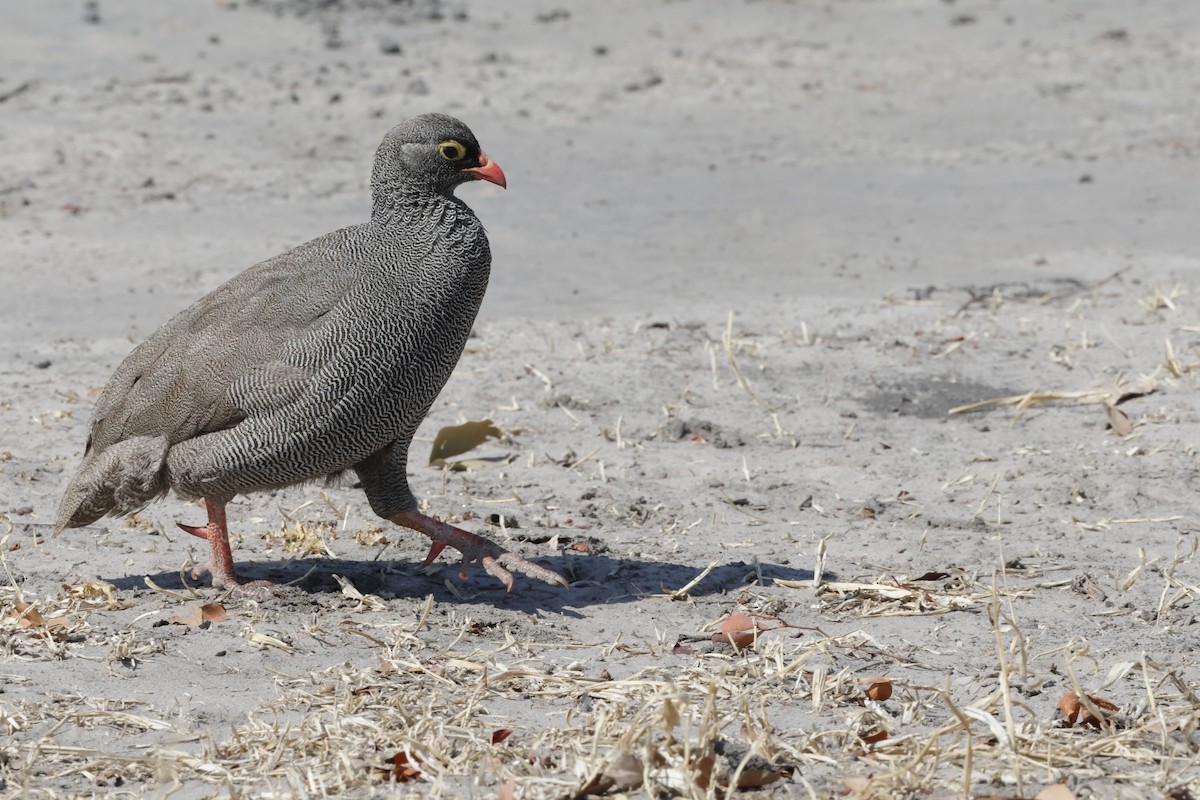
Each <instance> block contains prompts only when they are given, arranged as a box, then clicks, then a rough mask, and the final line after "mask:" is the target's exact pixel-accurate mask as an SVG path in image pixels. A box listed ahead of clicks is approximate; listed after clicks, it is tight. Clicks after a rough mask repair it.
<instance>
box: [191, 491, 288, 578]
mask: <svg viewBox="0 0 1200 800" xmlns="http://www.w3.org/2000/svg"><path fill="white" fill-rule="evenodd" d="M202 505H203V506H204V509H205V511H207V512H208V524H207V525H184V524H183V523H182V522H176V523H175V524H176V525H178V526H179V529H180V530H182V531H183V532H184V533H188V534H191V535H192V536H195V537H196V538H198V539H204V540H205V541H207V542H208V543H209V545H210V546H211V547H212V558H211V559H210V560H208V561H207V562H205V563H204V564H200V565H197V567H196V568H195V569H193V570H192V578H193V579H197V578H199V577H200V576H201V575H204V574H205V573H208V574H210V575H212V585H213V588H214V589H232V590H233V591H235V592H237V593H239V594H243V595H245V596H247V597H250V598H253V599H255V600H265V599H267V598H268V597H272V596H275V595H278V594H279V590H278V589H277V588H276V587H275V585H274V584H272V583H271V582H270V581H250V580H246V579H245V578H242V577H240V576H239V575H238V574H237V572H235V571H234V568H233V552H232V551H231V550H230V549H229V526H228V524H227V523H226V520H225V503H224V502H221V501H220V500H217V499H215V498H207V497H206V498H204V500H203V502H202Z"/></svg>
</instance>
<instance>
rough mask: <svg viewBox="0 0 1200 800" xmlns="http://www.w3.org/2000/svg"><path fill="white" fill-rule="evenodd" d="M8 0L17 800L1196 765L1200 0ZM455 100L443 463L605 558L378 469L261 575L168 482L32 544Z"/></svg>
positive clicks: (710, 790) (714, 787)
mask: <svg viewBox="0 0 1200 800" xmlns="http://www.w3.org/2000/svg"><path fill="white" fill-rule="evenodd" d="M0 11H2V15H3V20H4V24H3V25H0V270H2V273H0V274H2V275H3V290H2V291H3V306H2V307H3V309H4V311H3V314H0V475H2V476H3V480H2V481H0V512H4V517H6V518H7V521H5V520H4V518H2V517H0V535H2V536H3V538H2V540H0V541H2V543H3V548H2V553H3V559H4V561H3V566H4V569H5V574H4V576H3V577H4V583H5V587H4V588H3V589H2V590H0V617H2V619H3V622H0V641H3V643H4V647H3V650H2V653H3V663H2V664H0V730H3V731H4V733H5V735H6V738H5V739H4V740H3V741H2V742H0V788H2V789H3V790H4V791H7V792H8V793H9V794H8V795H7V796H28V797H52V796H91V795H93V794H94V795H96V796H104V797H126V796H128V797H142V796H166V795H168V794H169V795H171V796H174V797H188V798H191V797H196V798H199V797H242V796H247V797H248V796H276V797H319V796H322V795H323V794H338V793H343V794H349V795H352V796H367V795H375V796H380V797H390V796H423V797H425V796H444V797H496V796H498V797H574V796H576V794H577V793H579V792H580V791H581V789H582V788H583V787H585V786H587V785H588V784H589V783H590V784H591V785H590V787H589V789H591V790H594V791H595V792H600V791H602V790H604V791H607V792H608V793H610V794H621V793H624V794H627V795H630V796H662V795H671V794H673V795H682V796H689V797H703V796H714V795H715V796H724V795H725V793H726V791H727V789H728V790H729V791H731V792H733V791H737V790H736V789H734V788H731V787H733V786H735V785H737V784H739V783H741V784H742V785H743V786H744V787H745V791H748V792H757V793H759V794H763V795H766V796H780V797H791V796H795V797H809V796H817V797H826V796H831V795H840V796H850V797H863V798H865V797H918V796H919V797H928V796H947V797H952V796H962V795H966V794H970V795H974V796H1001V797H1034V796H1037V795H1038V792H1039V791H1042V790H1043V789H1044V788H1045V787H1047V786H1049V785H1052V784H1056V783H1065V784H1066V786H1067V787H1068V788H1066V789H1064V791H1068V792H1071V793H1072V794H1074V795H1075V796H1080V797H1133V796H1156V795H1157V796H1163V795H1167V794H1170V796H1172V797H1179V798H1184V797H1191V796H1192V794H1190V793H1189V792H1190V791H1195V790H1194V789H1189V788H1188V787H1191V786H1195V785H1197V782H1200V765H1198V764H1197V755H1196V753H1197V752H1198V751H1200V738H1198V736H1200V734H1198V733H1197V723H1198V721H1200V698H1198V696H1197V695H1198V694H1200V668H1198V667H1197V663H1196V658H1195V655H1194V649H1195V643H1196V637H1197V629H1196V627H1195V623H1196V612H1195V608H1196V607H1195V605H1194V603H1195V600H1196V594H1197V592H1198V591H1200V575H1198V574H1197V563H1196V558H1195V551H1196V546H1197V545H1196V542H1197V535H1198V534H1200V500H1198V499H1197V495H1196V487H1197V477H1198V475H1200V461H1198V458H1197V453H1196V446H1197V442H1198V441H1200V400H1198V399H1197V395H1196V376H1197V371H1198V370H1200V308H1198V307H1197V302H1196V296H1197V295H1196V293H1197V291H1200V274H1198V273H1197V272H1196V266H1197V264H1198V262H1197V254H1200V226H1197V225H1196V224H1195V220H1196V219H1197V218H1200V201H1198V200H1197V199H1196V193H1195V191H1194V186H1195V184H1196V181H1195V178H1196V156H1197V148H1198V147H1200V140H1197V134H1196V131H1197V130H1200V106H1198V105H1197V104H1196V103H1195V102H1194V98H1195V95H1196V90H1197V89H1198V88H1200V85H1198V84H1200V77H1197V76H1200V63H1198V61H1200V6H1198V5H1197V4H1195V3H1194V2H1191V0H1175V1H1174V2H1171V1H1169V0H1160V1H1159V2H1154V3H1144V4H1138V5H1134V4H1130V3H1127V2H1124V0H1073V1H1071V2H1039V1H1038V0H1012V1H1011V2H990V3H983V2H978V3H977V2H968V0H959V1H958V2H941V1H940V0H938V1H937V2H933V1H932V0H930V1H929V2H925V1H924V0H921V1H918V0H906V1H900V0H896V1H891V0H889V1H887V2H878V1H877V2H867V1H866V0H862V1H861V2H859V1H857V0H853V1H852V0H845V1H838V2H832V3H826V4H823V5H818V4H809V3H784V2H765V1H764V2H734V3H718V2H703V1H702V0H697V1H696V2H652V3H645V2H633V1H632V0H618V1H617V2H613V3H606V4H590V5H588V6H586V7H576V5H575V4H568V3H560V4H554V3H548V2H530V1H527V0H521V2H510V3H504V4H500V3H455V4H436V3H420V2H417V3H411V4H389V3H384V2H369V0H363V2H350V0H347V1H346V2H343V3H332V4H330V3H318V2H300V1H299V0H296V1H295V2H262V3H238V2H219V3H218V2H207V1H205V2H202V1H200V0H192V1H189V2H178V3H171V4H166V3H157V2H152V1H151V0H141V1H140V2H134V0H128V2H120V3H117V2H108V0H102V1H101V2H99V3H87V4H85V3H53V4H51V3H36V4H35V3H18V2H7V3H3V4H2V5H0ZM428 110H442V111H447V112H449V113H453V114H456V115H458V116H460V117H462V118H463V119H464V120H466V121H467V122H468V123H469V124H470V125H471V126H472V128H473V129H474V131H475V133H476V134H477V135H478V137H479V138H480V140H481V143H482V144H483V146H484V147H485V148H486V149H487V151H488V152H489V154H490V155H491V156H492V157H493V158H495V159H496V160H497V161H498V162H499V163H500V164H502V165H503V167H504V169H505V172H506V173H507V175H508V177H509V181H510V187H511V188H510V189H509V191H507V192H501V191H500V190H499V189H497V188H494V187H490V186H469V187H467V188H465V189H464V190H463V191H462V196H463V197H465V198H466V199H467V200H468V202H469V203H470V204H471V205H472V206H473V207H474V208H475V209H476V211H477V213H478V214H479V216H480V217H481V218H482V219H483V220H484V222H485V224H486V225H487V226H488V229H489V233H490V236H491V240H492V249H493V252H494V254H495V263H494V269H493V275H494V277H493V284H492V288H491V290H490V293H489V297H488V299H487V301H486V302H485V306H484V309H483V312H482V315H481V320H480V323H479V325H478V326H477V331H476V336H475V337H474V338H473V339H472V341H471V343H470V345H469V347H468V351H467V353H466V354H465V355H464V357H463V360H462V362H461V364H460V366H459V369H458V371H457V372H456V374H455V376H454V378H453V379H452V380H451V382H450V384H449V385H448V387H447V388H446V390H445V392H444V394H443V395H442V397H441V398H440V399H439V401H438V403H437V405H436V406H435V408H434V410H433V412H432V413H431V415H430V418H429V419H428V421H427V422H426V425H425V426H424V427H423V428H422V430H421V432H420V434H419V436H418V439H419V441H418V442H417V443H416V444H415V445H414V448H413V459H412V464H411V469H412V483H413V487H414V490H415V491H417V493H418V494H419V495H421V496H422V497H423V498H425V500H426V501H427V503H428V506H427V510H428V511H429V513H434V514H438V515H441V516H445V517H448V518H451V519H455V520H460V521H463V524H464V525H466V526H469V527H474V528H475V529H478V530H480V531H485V532H487V533H488V534H489V535H492V536H494V537H496V538H497V539H499V540H501V541H505V542H509V543H511V546H512V547H513V548H514V549H516V550H518V551H519V552H521V553H523V554H525V555H527V556H528V557H531V558H536V559H538V560H539V561H541V562H542V563H545V564H547V565H549V566H552V567H553V568H555V569H558V570H560V571H562V572H563V573H564V574H565V575H566V576H567V577H568V578H569V579H570V581H571V583H572V587H571V589H570V590H569V591H563V590H557V589H553V588H550V587H547V586H542V585H535V584H532V583H530V582H529V581H526V580H520V579H519V580H518V584H517V588H516V591H514V592H513V593H512V594H508V595H506V594H505V593H504V591H503V587H502V586H500V585H499V584H497V583H494V582H492V581H491V580H489V579H488V578H487V576H485V575H482V574H480V573H478V572H477V571H476V572H474V573H472V574H471V575H469V576H468V580H467V581H465V582H464V581H462V580H461V579H460V578H459V576H458V574H457V573H458V570H457V569H456V568H455V567H454V565H452V564H441V565H438V566H435V567H433V568H431V569H430V570H428V571H421V570H419V569H418V568H417V563H419V561H420V559H421V557H422V555H423V548H422V544H421V542H420V541H418V539H417V537H415V536H411V535H408V534H406V533H405V532H402V531H399V530H397V529H394V528H391V527H388V528H384V527H383V526H381V525H380V523H379V522H378V520H375V519H373V518H372V517H371V515H370V513H369V510H368V509H367V508H366V503H365V500H364V498H363V497H362V494H361V492H359V491H358V490H356V489H354V488H353V487H351V486H343V487H321V486H309V487H303V488H297V489H292V490H288V491H284V492H279V493H277V494H273V495H269V496H268V495H259V496H254V497H248V498H242V499H239V501H237V503H236V504H235V505H234V506H232V507H231V524H232V526H233V527H234V529H235V531H236V532H237V533H238V534H240V542H239V543H238V547H237V549H236V551H235V553H236V555H237V556H238V557H239V559H240V563H241V565H242V569H243V571H244V572H245V573H246V574H247V575H249V576H250V577H255V578H270V579H272V580H275V581H279V582H288V581H294V582H295V583H294V585H292V586H290V587H288V588H287V589H286V591H285V592H284V594H283V596H281V597H279V598H276V599H274V600H269V601H264V602H262V603H256V602H253V601H249V600H246V599H244V598H241V597H222V596H220V595H219V594H218V593H217V592H215V591H214V590H212V589H210V588H208V587H207V585H205V584H204V582H200V583H199V584H196V583H194V582H192V581H191V580H190V579H186V575H184V574H182V573H183V572H184V570H182V568H183V567H184V566H185V564H186V563H187V560H188V559H189V558H191V557H193V556H195V557H199V556H201V555H202V554H201V553H200V552H198V551H197V550H196V548H195V547H194V546H193V545H192V543H191V542H190V541H187V537H186V536H184V535H182V534H180V533H177V532H176V529H175V527H174V524H173V523H174V521H175V520H182V521H190V522H197V521H200V519H201V511H200V510H199V509H197V508H195V507H192V506H186V505H183V504H181V503H179V502H178V501H177V500H175V499H173V498H172V499H168V500H166V501H163V502H161V503H158V504H156V505H154V506H152V507H150V508H149V509H147V510H146V511H145V512H144V513H142V514H139V515H137V516H136V517H134V518H131V519H129V520H117V521H105V522H104V523H102V524H99V525H96V526H93V527H92V528H89V529H86V530H79V531H71V532H68V533H67V534H65V535H63V536H62V537H60V538H58V539H50V538H48V536H47V534H48V531H49V528H50V525H49V522H50V520H51V519H52V517H53V511H54V508H55V506H56V504H57V501H58V497H59V493H60V491H61V488H62V486H63V484H64V482H65V480H66V477H67V475H68V474H69V472H70V470H72V469H73V468H74V466H75V464H76V463H77V461H78V458H79V455H80V452H81V448H82V444H83V439H84V438H85V435H86V434H85V426H86V422H87V417H88V414H89V411H90V405H91V402H92V399H93V398H94V393H95V390H96V388H97V387H99V386H102V385H103V384H104V382H105V380H106V379H107V377H108V375H109V374H110V373H111V371H112V369H113V368H114V367H115V366H116V365H117V363H119V361H120V359H121V358H122V357H123V356H124V355H125V354H126V353H127V352H128V350H129V349H130V347H131V346H132V344H133V343H135V342H136V341H138V340H139V339H140V338H141V337H144V336H145V335H146V334H148V333H149V332H150V331H152V330H153V329H154V328H155V327H156V326H157V325H158V324H160V323H161V322H162V321H164V320H165V319H166V318H167V317H168V316H170V315H171V314H172V313H174V312H175V311H176V310H178V309H180V308H182V307H183V306H184V305H186V304H188V303H189V302H191V301H192V300H194V299H196V298H197V297H198V296H200V295H201V294H203V293H204V292H206V291H208V290H209V289H211V288H213V287H215V286H216V285H217V284H219V283H220V282H221V281H222V280H224V279H225V278H227V277H229V276H230V275H232V274H234V273H236V272H237V271H238V270H240V269H242V268H244V267H246V266H248V265H249V264H251V263H254V262H255V261H257V260H260V259H262V258H265V257H269V256H271V255H274V254H275V253H277V252H279V251H280V250H282V249H284V248H287V247H289V246H293V245H295V244H298V243H301V242H303V241H305V240H307V239H309V238H312V237H313V236H315V235H318V234H320V233H323V232H325V231H327V230H331V229H333V228H335V227H338V226H340V225H344V224H348V223H351V222H355V221H358V220H360V219H362V218H363V217H364V216H365V214H366V213H367V208H368V193H367V187H366V177H367V174H368V171H369V165H370V158H371V154H372V152H373V149H374V147H375V145H376V144H377V142H378V140H379V138H380V137H381V136H382V134H383V132H384V131H385V130H386V129H387V128H388V127H389V126H390V125H392V124H394V123H395V122H396V121H398V120H399V119H402V118H404V117H406V116H409V115H411V114H413V113H419V112H423V111H428ZM1001 398H1008V400H1007V402H1001V403H996V404H994V405H988V406H985V407H982V408H978V409H975V410H969V411H965V412H960V413H950V412H951V410H952V409H957V408H959V407H961V406H964V405H968V404H972V403H976V402H980V401H987V400H998V399H1001ZM485 418H486V419H491V420H493V421H494V422H495V423H496V425H497V426H498V427H499V428H500V429H501V430H502V431H503V436H502V438H500V439H498V440H496V439H493V440H489V441H488V442H485V443H484V444H482V445H481V446H480V447H478V448H477V449H476V450H474V451H472V452H470V453H467V454H465V455H464V456H462V457H463V458H467V459H472V462H471V463H470V464H469V465H468V466H470V467H471V469H469V470H467V471H454V472H450V471H443V470H440V469H437V468H434V467H430V466H427V465H426V463H425V462H426V460H427V459H426V456H427V454H428V451H429V447H430V446H431V443H432V440H433V437H434V435H435V434H436V433H437V432H438V430H440V429H441V428H443V427H445V426H448V425H454V424H457V423H459V422H463V421H467V420H481V419H485ZM710 567H711V569H710ZM698 577H699V578H700V579H699V580H698V581H696V579H697V578H698ZM155 587H157V588H155ZM201 603H219V604H221V605H222V606H223V607H224V609H225V612H226V614H227V619H224V620H223V621H214V622H205V623H204V624H202V625H198V624H188V621H187V614H188V613H190V610H191V609H193V608H195V607H197V606H198V605H200V604H201ZM28 604H33V605H32V607H31V606H29V605H28ZM734 613H737V614H744V615H747V616H748V617H750V618H752V619H753V620H757V621H758V624H759V625H760V626H761V627H762V628H764V629H767V628H770V629H775V628H778V630H773V631H764V632H763V633H762V634H761V635H760V637H759V638H758V640H757V641H753V642H745V641H743V642H742V644H743V645H745V646H744V647H734V646H731V645H730V644H729V643H727V642H720V641H714V640H713V634H714V631H715V630H716V627H715V626H716V625H718V624H719V623H721V622H722V621H723V620H725V618H726V617H727V616H728V615H730V614H734ZM171 617H177V618H180V619H181V621H177V622H171V621H170V619H171ZM193 622H195V621H193ZM784 625H786V626H787V627H780V626H784ZM718 638H719V637H718ZM885 680H886V681H888V682H889V683H887V684H886V685H887V686H888V687H890V689H891V694H890V696H887V697H885V696H884V695H885V694H887V693H886V692H884V693H880V692H879V691H875V690H873V691H872V692H871V695H870V696H868V695H867V694H866V693H865V691H864V687H869V686H871V685H872V684H873V683H875V684H879V685H883V684H881V683H880V682H881V681H885ZM1072 690H1073V691H1076V692H1078V693H1081V694H1082V693H1085V692H1086V693H1088V694H1091V695H1092V696H1094V697H1096V698H1099V700H1101V701H1104V702H1107V703H1111V704H1112V705H1113V706H1114V708H1112V709H1106V708H1101V709H1099V710H1100V711H1102V712H1103V715H1104V717H1105V719H1104V720H1103V721H1102V722H1099V723H1098V724H1096V725H1093V726H1082V725H1079V726H1074V727H1072V726H1069V725H1065V724H1064V723H1063V722H1062V721H1061V720H1060V719H1059V713H1058V711H1057V704H1058V702H1059V700H1060V698H1061V697H1062V696H1063V694H1064V693H1065V692H1067V691H1072ZM1093 710H1095V709H1091V710H1088V709H1085V711H1084V712H1083V714H1084V715H1086V714H1088V713H1091V711H1093ZM504 730H511V731H512V734H511V735H509V736H508V737H507V738H504V736H503V735H502V734H498V733H497V732H498V731H504ZM597 774H600V775H602V776H607V778H609V779H611V781H610V784H609V785H607V786H605V785H604V780H599V781H598V782H597V779H595V778H594V776H595V775H597ZM739 776H740V777H739ZM402 778H403V779H407V780H406V781H405V782H396V781H397V780H399V779H402ZM768 778H770V779H773V781H774V782H772V783H770V784H769V785H768V786H767V787H766V788H763V789H754V788H752V787H751V785H752V784H755V783H761V782H765V781H766V780H767V779H768ZM393 779H395V780H393ZM1061 796H1071V795H1070V794H1068V795H1061Z"/></svg>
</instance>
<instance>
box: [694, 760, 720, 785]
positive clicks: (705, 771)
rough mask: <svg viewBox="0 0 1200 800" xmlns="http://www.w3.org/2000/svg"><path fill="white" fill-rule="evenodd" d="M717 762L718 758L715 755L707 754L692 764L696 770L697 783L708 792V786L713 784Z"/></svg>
mask: <svg viewBox="0 0 1200 800" xmlns="http://www.w3.org/2000/svg"><path fill="white" fill-rule="evenodd" d="M716 763H717V760H716V758H715V757H713V756H712V755H707V756H704V757H703V758H700V759H697V760H696V763H695V764H693V765H692V768H693V769H694V770H696V785H697V786H699V787H700V788H701V789H703V790H704V791H706V792H707V791H708V787H709V786H710V785H712V773H713V766H714V765H715V764H716Z"/></svg>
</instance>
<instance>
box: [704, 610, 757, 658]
mask: <svg viewBox="0 0 1200 800" xmlns="http://www.w3.org/2000/svg"><path fill="white" fill-rule="evenodd" d="M717 631H718V633H714V634H713V635H712V640H713V641H714V642H717V643H718V644H731V645H733V646H734V647H736V648H737V649H738V650H745V649H746V648H747V647H750V646H752V645H753V644H754V639H755V637H756V636H757V635H758V631H759V627H758V623H757V622H755V621H754V619H753V618H751V617H749V616H747V615H745V614H742V613H733V614H730V615H729V619H727V620H725V621H724V622H722V623H721V624H720V626H719V627H718V628H717Z"/></svg>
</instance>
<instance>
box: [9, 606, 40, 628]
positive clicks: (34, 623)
mask: <svg viewBox="0 0 1200 800" xmlns="http://www.w3.org/2000/svg"><path fill="white" fill-rule="evenodd" d="M16 609H17V613H16V614H15V615H14V616H12V617H9V619H12V620H15V621H16V623H17V624H18V625H20V626H21V627H22V628H45V627H46V618H45V617H43V616H42V615H41V614H40V613H39V612H38V610H37V609H36V608H34V607H33V604H32V603H17V604H16Z"/></svg>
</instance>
